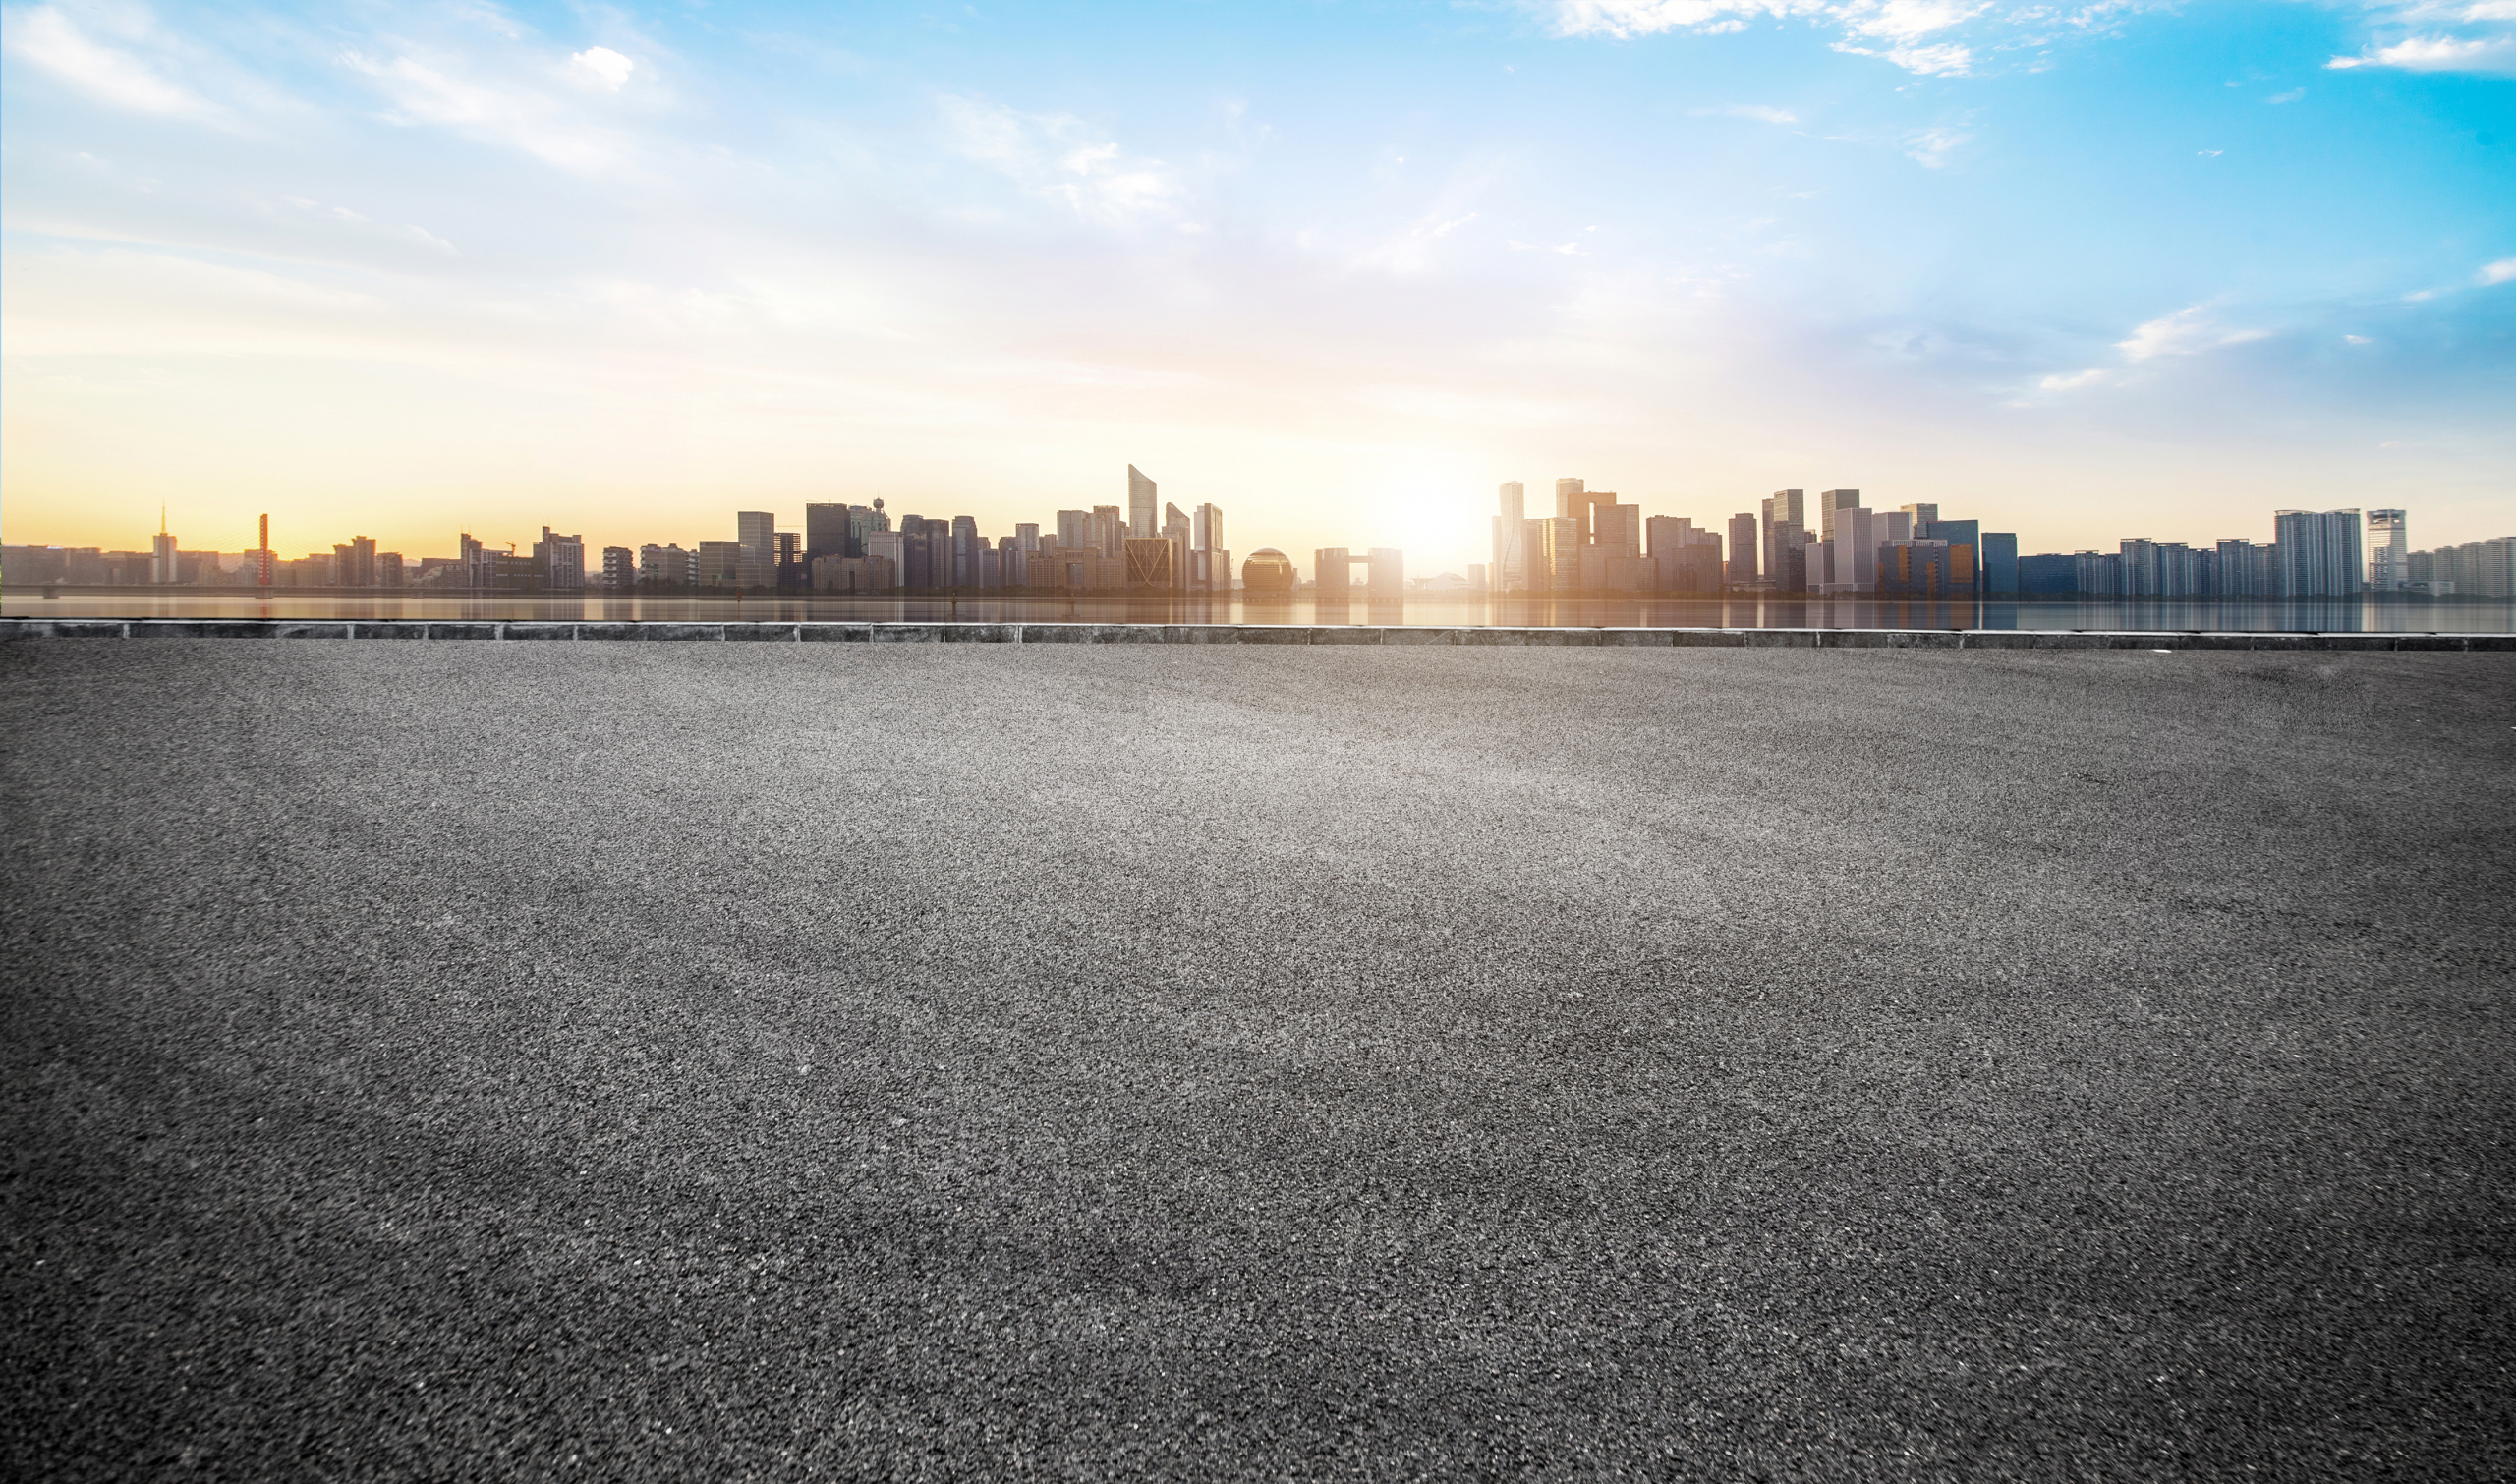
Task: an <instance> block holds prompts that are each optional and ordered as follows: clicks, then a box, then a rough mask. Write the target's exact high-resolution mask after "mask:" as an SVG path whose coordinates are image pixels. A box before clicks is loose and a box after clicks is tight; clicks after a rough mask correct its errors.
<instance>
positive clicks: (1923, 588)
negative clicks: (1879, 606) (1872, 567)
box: [1878, 538, 1971, 598]
mask: <svg viewBox="0 0 2516 1484" xmlns="http://www.w3.org/2000/svg"><path fill="white" fill-rule="evenodd" d="M1953 556H1954V552H1953V551H1952V550H1951V548H1950V547H1949V544H1948V542H1943V541H1932V540H1929V539H1928V538H1920V539H1909V540H1905V541H1891V542H1885V543H1883V544H1881V545H1880V546H1879V548H1878V592H1879V595H1880V596H1881V597H1895V598H1946V597H1948V596H1949V590H1950V587H1951V585H1952V584H1954V583H1955V582H1956V580H1957V576H1956V571H1955V566H1954V562H1953V560H1952V558H1953ZM1970 576H1971V574H1970Z"/></svg>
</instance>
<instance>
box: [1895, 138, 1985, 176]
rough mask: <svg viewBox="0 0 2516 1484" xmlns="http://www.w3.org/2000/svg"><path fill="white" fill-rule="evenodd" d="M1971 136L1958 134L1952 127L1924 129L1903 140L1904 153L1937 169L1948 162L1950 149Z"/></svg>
mask: <svg viewBox="0 0 2516 1484" xmlns="http://www.w3.org/2000/svg"><path fill="white" fill-rule="evenodd" d="M1971 139H1973V135H1971V134H1960V133H1958V132H1957V131H1956V130H1954V129H1925V130H1923V131H1922V132H1921V133H1919V134H1916V135H1914V136H1913V137H1911V138H1909V139H1907V140H1906V141H1905V153H1906V154H1907V155H1908V156H1909V157H1911V158H1912V159H1914V160H1915V161H1916V162H1918V163H1920V164H1922V165H1925V166H1928V167H1929V168H1930V169H1933V170H1937V169H1940V168H1941V167H1943V166H1945V165H1946V164H1947V163H1948V156H1949V154H1950V152H1951V151H1953V150H1955V149H1956V148H1957V146H1959V145H1960V144H1963V143H1966V142H1967V141H1968V140H1971Z"/></svg>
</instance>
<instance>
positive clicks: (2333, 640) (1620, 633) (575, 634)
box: [0, 618, 2516, 652]
mask: <svg viewBox="0 0 2516 1484" xmlns="http://www.w3.org/2000/svg"><path fill="white" fill-rule="evenodd" d="M13 639H420V640H430V639H434V640H466V639H468V640H494V641H503V640H571V641H581V640H603V641H613V642H619V641H657V640H697V641H703V642H708V643H730V642H736V641H740V642H750V643H769V644H1380V645H1397V644H1454V645H1481V644H1483V645H1521V646H1526V645H1577V646H1600V645H1619V646H1645V647H1674V648H1680V649H1698V648H1711V649H1721V648H1728V649H1758V648H1768V649H1835V650H2457V651H2473V650H2496V651H2510V652H2516V634H2297V633H2259V634H2257V633H2246V632H2242V631H2232V632H2225V633H2197V632H2191V631H2168V632H2154V633H2149V632H2139V631H2133V630H2094V629H1578V628H1487V627H1478V626H1460V627H1454V628H1439V627H1431V626H1425V627H1400V626H1386V627H1382V626H1372V625H1354V624H1254V623H1241V624H1232V623H1144V624H1131V623H813V622H803V623H674V622H668V621H647V622H622V621H608V620H602V621H599V620H593V619H588V620H584V621H579V622H547V621H540V620H523V619H517V620H512V621H505V622H500V621H493V620H457V621H442V622H441V621H436V620H426V621H423V620H418V619H356V620H349V619H312V618H308V619H300V618H0V641H5V640H13Z"/></svg>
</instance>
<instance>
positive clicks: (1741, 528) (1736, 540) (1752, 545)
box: [1730, 510, 1758, 588]
mask: <svg viewBox="0 0 2516 1484" xmlns="http://www.w3.org/2000/svg"><path fill="white" fill-rule="evenodd" d="M1757 549H1758V542H1757V539H1756V515H1755V512H1754V511H1752V510H1743V511H1741V512H1740V513H1738V514H1737V515H1734V516H1732V517H1730V586H1732V587H1734V588H1746V587H1753V586H1754V585H1755V583H1756V581H1757V577H1758V573H1757V570H1756V552H1757Z"/></svg>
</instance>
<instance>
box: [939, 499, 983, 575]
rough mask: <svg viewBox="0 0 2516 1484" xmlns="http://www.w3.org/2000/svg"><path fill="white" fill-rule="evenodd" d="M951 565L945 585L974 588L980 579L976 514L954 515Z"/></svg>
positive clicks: (951, 538)
mask: <svg viewBox="0 0 2516 1484" xmlns="http://www.w3.org/2000/svg"><path fill="white" fill-rule="evenodd" d="M950 542H951V547H950V549H951V558H950V565H949V566H948V567H947V568H946V569H945V570H946V573H947V575H946V577H945V578H944V586H946V587H953V588H974V587H977V586H978V581H979V522H978V517H976V516H974V515H956V516H954V517H952V529H951V537H950Z"/></svg>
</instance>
